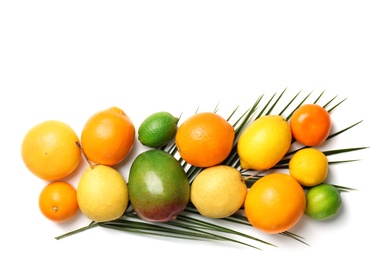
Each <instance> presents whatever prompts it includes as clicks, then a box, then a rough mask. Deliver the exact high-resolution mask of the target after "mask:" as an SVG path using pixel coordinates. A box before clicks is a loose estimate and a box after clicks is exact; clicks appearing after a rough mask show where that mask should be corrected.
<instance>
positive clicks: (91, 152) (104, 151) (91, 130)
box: [81, 107, 135, 166]
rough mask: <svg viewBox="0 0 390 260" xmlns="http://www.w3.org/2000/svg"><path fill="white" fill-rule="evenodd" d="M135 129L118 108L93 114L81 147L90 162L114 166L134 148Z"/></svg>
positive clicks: (88, 121)
mask: <svg viewBox="0 0 390 260" xmlns="http://www.w3.org/2000/svg"><path fill="white" fill-rule="evenodd" d="M134 139H135V128H134V125H133V122H132V121H131V119H130V118H129V117H128V116H127V115H126V114H125V112H124V111H123V110H122V109H120V108H118V107H110V108H108V109H104V110H101V111H98V112H97V113H95V114H93V115H92V116H91V117H90V118H89V119H88V120H87V122H86V123H85V125H84V127H83V130H82V133H81V146H82V149H83V151H84V153H85V155H86V156H87V157H88V160H89V161H90V162H93V163H97V164H104V165H107V166H113V165H115V164H118V163H120V162H121V161H123V160H124V159H125V158H126V157H127V155H128V154H129V153H130V151H131V150H132V148H133V145H134Z"/></svg>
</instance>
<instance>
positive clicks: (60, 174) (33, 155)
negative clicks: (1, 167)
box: [21, 120, 81, 181]
mask: <svg viewBox="0 0 390 260" xmlns="http://www.w3.org/2000/svg"><path fill="white" fill-rule="evenodd" d="M78 141H79V138H78V136H77V134H76V133H75V131H74V130H73V129H72V128H71V127H70V126H69V125H68V124H66V123H64V122H61V121H58V120H47V121H44V122H41V123H39V124H37V125H35V126H33V127H32V128H31V129H30V130H29V131H28V132H27V133H26V135H25V136H24V138H23V141H22V147H21V155H22V160H23V162H24V164H25V165H26V167H27V168H28V169H29V170H30V171H31V172H32V173H33V174H35V175H36V176H37V177H39V178H41V179H43V180H48V181H52V180H58V179H61V178H64V177H66V176H68V175H69V174H71V173H72V172H73V171H74V170H75V169H76V167H77V166H78V164H79V162H80V160H81V152H80V149H79V148H78V147H77V145H76V142H78Z"/></svg>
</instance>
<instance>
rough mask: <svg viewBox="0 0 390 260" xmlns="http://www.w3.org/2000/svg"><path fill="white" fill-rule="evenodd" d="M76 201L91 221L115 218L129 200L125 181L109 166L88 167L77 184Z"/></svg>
mask: <svg viewBox="0 0 390 260" xmlns="http://www.w3.org/2000/svg"><path fill="white" fill-rule="evenodd" d="M77 202H78V203H79V208H80V210H81V212H82V213H83V214H84V215H85V216H87V217H88V218H89V219H91V220H93V221H96V222H103V221H109V220H114V219H117V218H119V217H121V216H122V214H123V213H124V212H125V210H126V208H127V205H128V202H129V195H128V191H127V183H126V181H125V179H124V178H123V176H122V175H121V174H120V173H119V172H118V171H117V170H115V169H114V168H112V167H110V166H106V165H96V166H94V167H93V168H91V167H88V168H87V169H86V170H85V171H84V172H83V174H82V176H81V178H80V181H79V183H78V186H77Z"/></svg>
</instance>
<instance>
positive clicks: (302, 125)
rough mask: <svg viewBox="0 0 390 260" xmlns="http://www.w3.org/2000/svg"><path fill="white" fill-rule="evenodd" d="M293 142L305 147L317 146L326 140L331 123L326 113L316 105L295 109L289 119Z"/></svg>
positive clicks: (305, 105) (306, 105)
mask: <svg viewBox="0 0 390 260" xmlns="http://www.w3.org/2000/svg"><path fill="white" fill-rule="evenodd" d="M290 126H291V132H292V135H293V137H294V138H295V140H297V141H298V142H299V143H301V144H303V145H307V146H317V145H320V144H322V143H323V142H324V141H325V140H326V138H328V136H329V133H330V130H331V127H332V121H331V118H330V115H329V113H328V111H326V109H325V108H323V107H321V106H320V105H317V104H304V105H302V106H300V107H299V108H297V109H296V110H295V111H294V113H293V114H292V116H291V119H290Z"/></svg>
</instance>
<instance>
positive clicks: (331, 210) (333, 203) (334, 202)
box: [305, 183, 342, 220]
mask: <svg viewBox="0 0 390 260" xmlns="http://www.w3.org/2000/svg"><path fill="white" fill-rule="evenodd" d="M341 202H342V200H341V195H340V191H339V190H338V189H337V188H336V187H334V186H333V185H331V184H328V183H322V184H320V185H317V186H314V187H311V188H310V189H309V190H308V191H307V193H306V210H305V214H306V215H308V216H310V217H311V218H313V219H316V220H327V219H330V218H333V217H335V216H336V215H337V214H338V213H339V211H340V209H341Z"/></svg>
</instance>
